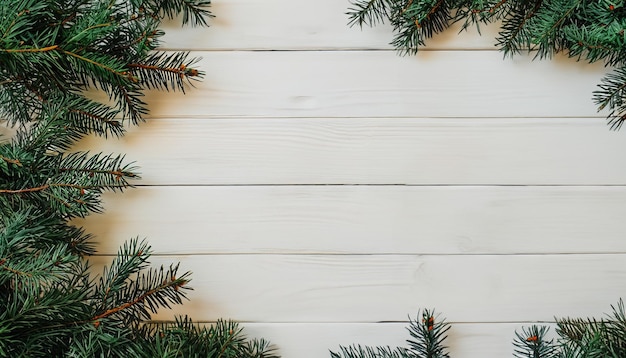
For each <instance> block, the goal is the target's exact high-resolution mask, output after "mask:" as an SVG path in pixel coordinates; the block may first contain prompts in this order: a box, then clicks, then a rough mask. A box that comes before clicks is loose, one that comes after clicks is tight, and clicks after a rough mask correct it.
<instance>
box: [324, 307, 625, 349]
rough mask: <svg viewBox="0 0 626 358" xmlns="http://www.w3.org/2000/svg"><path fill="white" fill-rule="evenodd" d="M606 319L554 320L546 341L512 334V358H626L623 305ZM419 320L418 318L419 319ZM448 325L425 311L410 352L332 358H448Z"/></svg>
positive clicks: (530, 332)
mask: <svg viewBox="0 0 626 358" xmlns="http://www.w3.org/2000/svg"><path fill="white" fill-rule="evenodd" d="M611 308H612V309H613V312H612V314H610V315H607V317H606V318H605V319H600V320H598V319H595V318H586V319H583V318H561V319H557V320H556V325H557V329H556V333H557V335H558V337H557V338H549V337H548V334H549V330H550V329H549V328H548V327H547V326H537V325H533V326H530V327H524V328H522V329H521V331H516V332H515V339H514V340H513V346H514V351H513V356H514V357H515V358H609V357H611V358H621V357H626V310H625V308H624V302H623V301H622V300H620V301H619V303H618V304H617V306H612V307H611ZM418 316H419V315H418ZM449 329H450V325H449V324H448V323H446V322H445V320H444V319H442V318H439V317H435V316H434V311H433V313H431V312H430V311H428V310H424V311H423V313H422V320H421V322H420V321H418V320H417V319H416V320H415V321H413V320H410V321H409V327H408V330H409V333H410V335H411V337H412V339H409V340H407V343H408V345H409V348H402V347H398V348H390V347H368V346H361V345H352V346H341V347H340V349H339V352H336V353H335V352H332V351H331V352H330V354H331V357H332V358H424V357H428V358H438V357H449V354H448V353H447V352H446V350H447V348H446V347H444V346H443V342H444V341H445V339H446V338H447V336H446V333H447V332H448V330H449Z"/></svg>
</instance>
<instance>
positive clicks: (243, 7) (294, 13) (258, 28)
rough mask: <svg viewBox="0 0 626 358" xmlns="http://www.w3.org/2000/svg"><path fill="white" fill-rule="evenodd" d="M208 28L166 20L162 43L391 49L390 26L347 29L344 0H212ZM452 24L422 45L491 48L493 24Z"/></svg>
mask: <svg viewBox="0 0 626 358" xmlns="http://www.w3.org/2000/svg"><path fill="white" fill-rule="evenodd" d="M212 4H213V5H212V7H211V10H212V11H213V13H214V14H215V16H216V17H215V18H214V19H212V20H211V21H209V22H210V24H211V27H209V28H193V27H185V28H181V27H180V25H179V23H180V22H179V21H172V22H171V23H168V24H165V25H166V26H165V27H164V30H165V32H166V36H165V37H164V38H163V40H164V42H165V43H164V44H163V47H165V48H168V49H183V50H209V49H219V50H225V49H226V50H228V49H235V50H242V49H243V50H249V49H253V50H277V49H279V50H308V49H390V48H391V46H390V45H389V42H391V40H392V38H393V35H394V34H393V31H392V28H391V26H389V25H379V26H376V27H375V28H369V27H364V28H363V30H360V29H359V28H358V27H353V28H350V27H349V26H348V25H347V24H348V16H347V15H346V12H347V11H348V9H349V8H350V2H349V1H348V0H316V1H306V0H265V1H258V0H214V1H212ZM459 29H460V25H458V24H457V25H453V26H452V27H451V28H450V29H448V30H447V31H446V32H444V33H442V34H440V35H438V36H436V37H434V38H433V39H431V40H430V41H428V42H427V47H426V48H427V49H429V50H430V49H442V48H446V49H493V48H494V45H493V44H494V43H495V36H496V34H497V31H498V30H497V26H489V27H485V26H481V32H482V33H483V36H482V37H481V36H479V35H478V33H477V31H475V30H474V29H472V31H467V32H462V33H460V34H459Z"/></svg>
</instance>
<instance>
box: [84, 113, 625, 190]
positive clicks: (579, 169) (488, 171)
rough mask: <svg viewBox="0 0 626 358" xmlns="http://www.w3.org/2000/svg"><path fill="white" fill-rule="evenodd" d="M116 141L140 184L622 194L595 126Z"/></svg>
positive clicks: (603, 132) (292, 125)
mask: <svg viewBox="0 0 626 358" xmlns="http://www.w3.org/2000/svg"><path fill="white" fill-rule="evenodd" d="M134 129H135V130H134V131H132V132H131V133H129V134H128V135H127V136H126V137H125V138H123V139H122V140H121V141H116V140H108V141H105V140H103V139H100V140H95V139H94V140H91V141H90V140H86V141H84V142H83V143H82V146H81V147H78V148H77V149H81V148H83V149H90V150H92V151H104V152H117V153H127V157H128V158H129V159H130V160H136V161H137V162H138V163H139V165H140V166H141V167H142V169H141V172H142V173H143V178H144V179H143V181H142V183H143V184H158V185H164V184H168V185H170V184H487V185H490V184H572V185H577V184H583V185H586V184H625V183H626V168H624V166H620V165H618V164H617V163H620V162H621V160H622V153H624V152H626V141H625V140H624V135H623V133H620V132H612V131H610V130H609V129H608V128H607V126H606V125H605V123H604V121H603V120H602V119H594V118H586V119H584V118H581V119H549V118H546V119H503V118H499V119H495V118H494V119H466V118H462V119H441V118H440V119H411V118H380V119H372V118H359V119H346V118H337V119H324V118H322V119H317V118H310V119H305V118H301V119H297V120H295V119H289V118H280V119H269V118H267V119H259V118H250V119H245V118H232V119H211V120H208V119H205V120H198V119H181V118H176V119H163V120H151V121H149V123H146V124H144V125H142V126H141V127H140V128H134Z"/></svg>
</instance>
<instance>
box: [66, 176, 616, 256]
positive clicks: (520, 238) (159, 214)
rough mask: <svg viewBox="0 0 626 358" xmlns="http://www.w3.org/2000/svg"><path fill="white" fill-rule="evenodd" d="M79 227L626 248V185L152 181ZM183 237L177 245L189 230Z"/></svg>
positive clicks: (359, 243) (294, 240)
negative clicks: (217, 184)
mask: <svg viewBox="0 0 626 358" xmlns="http://www.w3.org/2000/svg"><path fill="white" fill-rule="evenodd" d="M105 198H106V200H105V208H106V210H107V211H106V214H104V215H92V216H90V217H88V218H87V219H84V220H76V223H77V224H79V225H81V226H83V227H85V229H86V230H87V232H90V233H93V234H95V235H96V239H97V240H98V241H99V242H101V244H100V245H99V252H101V253H115V252H116V251H117V247H118V246H119V245H120V244H121V243H122V242H123V241H124V240H127V239H128V238H131V237H135V236H137V235H139V236H142V237H148V238H149V240H150V243H151V245H152V247H153V249H154V250H155V252H157V253H160V254H163V253H166V254H198V253H298V254H299V253H360V254H368V253H370V254H372V253H378V254H390V253H395V254H460V253H474V254H476V253H503V254H514V253H563V252H568V253H585V252H596V253H597V252H602V253H604V252H626V240H624V235H623V233H624V232H626V222H625V221H624V220H622V219H621V215H622V213H623V212H624V211H625V210H626V188H625V187H587V186H585V187H407V186H260V187H250V186H245V187H141V188H137V189H135V190H132V191H130V192H129V193H128V194H126V195H119V194H111V195H107V196H106V197H105ZM181 233H182V235H183V237H184V239H183V240H176V238H178V237H181Z"/></svg>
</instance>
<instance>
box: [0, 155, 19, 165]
mask: <svg viewBox="0 0 626 358" xmlns="http://www.w3.org/2000/svg"><path fill="white" fill-rule="evenodd" d="M0 159H1V160H3V161H4V162H6V163H7V164H15V165H17V166H20V167H21V166H22V163H21V162H20V160H19V159H11V158H7V157H5V156H2V155H0Z"/></svg>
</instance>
